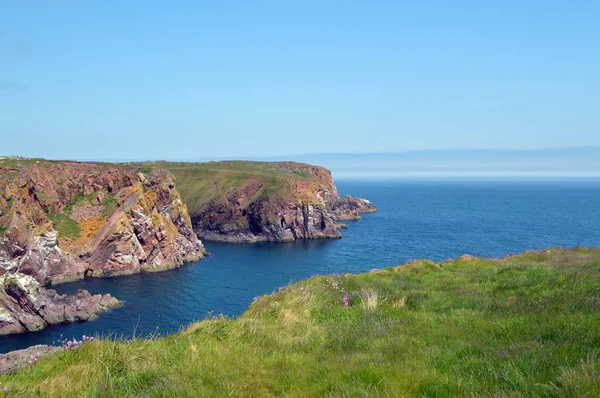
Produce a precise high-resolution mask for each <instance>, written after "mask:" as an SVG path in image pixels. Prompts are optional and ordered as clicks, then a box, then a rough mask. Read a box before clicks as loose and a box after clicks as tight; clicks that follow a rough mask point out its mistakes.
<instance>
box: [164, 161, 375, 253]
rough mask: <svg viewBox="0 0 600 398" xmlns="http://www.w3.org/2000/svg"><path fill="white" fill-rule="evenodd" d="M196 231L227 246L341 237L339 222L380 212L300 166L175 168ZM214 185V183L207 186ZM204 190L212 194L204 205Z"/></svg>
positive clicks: (326, 176)
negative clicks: (198, 198) (342, 195)
mask: <svg viewBox="0 0 600 398" xmlns="http://www.w3.org/2000/svg"><path fill="white" fill-rule="evenodd" d="M160 167H163V168H166V169H167V170H169V171H171V172H172V173H173V174H174V175H175V177H176V180H177V184H178V187H179V190H180V191H181V195H182V197H183V198H184V201H185V202H186V203H188V205H190V215H191V219H192V223H193V226H194V230H195V231H196V233H197V234H198V236H199V237H200V238H202V239H204V240H215V241H227V242H257V241H293V240H296V239H322V238H340V237H341V234H340V232H339V231H338V229H340V228H341V227H342V226H341V225H340V224H338V222H337V221H338V220H351V219H352V220H354V219H359V218H360V216H359V214H360V213H368V212H374V211H376V209H375V207H374V206H373V205H372V204H371V203H370V202H369V201H367V200H364V199H358V198H353V197H350V196H347V197H345V198H343V199H340V197H339V196H338V192H337V189H336V186H335V184H334V183H333V179H332V177H331V172H330V171H329V170H327V169H325V168H323V167H318V166H311V165H307V164H302V163H294V162H274V163H265V162H210V163H187V164H182V163H180V164H172V163H164V164H161V165H160ZM207 181H209V182H207ZM198 192H210V193H211V194H210V195H207V197H206V199H205V200H204V201H201V202H198V201H195V200H194V196H195V195H197V193H198Z"/></svg>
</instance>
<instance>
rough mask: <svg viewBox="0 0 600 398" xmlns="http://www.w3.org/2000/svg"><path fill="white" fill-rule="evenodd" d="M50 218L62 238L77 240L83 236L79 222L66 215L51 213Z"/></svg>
mask: <svg viewBox="0 0 600 398" xmlns="http://www.w3.org/2000/svg"><path fill="white" fill-rule="evenodd" d="M48 218H49V219H50V221H52V223H53V224H54V229H55V230H56V232H58V234H59V236H60V237H61V238H69V239H76V238H79V237H80V236H81V228H80V227H79V224H77V221H75V220H73V219H72V218H71V217H69V216H68V215H66V214H64V213H56V212H54V213H50V214H49V215H48Z"/></svg>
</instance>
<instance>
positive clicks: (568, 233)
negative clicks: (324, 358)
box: [0, 181, 600, 352]
mask: <svg viewBox="0 0 600 398" xmlns="http://www.w3.org/2000/svg"><path fill="white" fill-rule="evenodd" d="M337 185H338V188H339V191H340V194H351V195H353V196H359V197H364V198H368V199H370V200H371V201H372V202H373V203H374V204H375V205H376V206H377V207H378V209H379V212H378V213H375V214H370V215H365V216H364V217H363V220H361V221H357V222H348V223H347V224H348V225H349V226H350V229H348V230H344V231H342V233H343V234H344V238H343V239H339V240H327V241H302V242H295V243H286V244H275V243H270V244H251V245H248V244H221V243H211V242H205V246H206V248H207V249H208V250H209V251H210V252H211V253H213V254H214V256H213V257H210V258H207V259H204V260H201V261H199V262H197V263H191V264H187V265H185V266H183V267H181V268H179V269H177V270H173V271H167V272H163V273H158V274H144V275H132V276H123V277H117V278H108V279H89V280H83V281H79V282H74V283H69V284H64V285H59V286H57V290H58V291H59V292H60V293H73V292H75V291H76V290H77V289H87V290H89V291H90V292H91V293H111V294H112V295H114V296H115V297H117V298H119V299H121V300H123V301H124V302H125V304H124V306H123V307H121V308H118V309H115V310H113V311H110V312H108V313H105V314H101V315H100V317H99V318H98V319H97V320H95V321H92V322H83V323H77V324H69V325H60V326H54V327H50V328H48V329H46V330H44V331H42V332H37V333H29V334H25V335H20V336H8V337H4V338H0V352H7V351H10V350H14V349H18V348H24V347H28V346H30V345H33V344H42V343H46V344H48V343H53V342H57V341H58V340H60V339H61V336H62V338H72V337H81V335H83V334H86V335H96V334H99V335H108V334H113V335H117V336H125V337H127V336H131V335H132V334H133V333H136V334H138V335H140V334H141V335H146V334H149V333H160V334H166V333H172V332H176V331H178V330H179V329H180V328H181V327H182V326H185V325H187V324H189V323H191V322H194V321H197V320H199V319H202V318H204V317H206V316H207V313H208V312H211V311H212V312H213V313H214V314H219V313H223V314H226V315H232V316H235V315H239V314H241V313H242V312H243V311H244V309H245V308H246V307H247V306H248V304H249V303H250V302H251V301H252V298H253V297H254V296H257V295H261V294H265V293H270V292H272V291H273V290H275V289H277V288H278V287H279V286H282V285H285V284H287V283H288V282H293V281H297V280H300V279H303V278H306V277H309V276H311V275H313V274H323V273H333V272H336V273H337V272H362V271H367V270H369V269H371V268H381V267H385V266H387V265H395V264H399V263H402V262H404V261H406V260H407V259H409V258H416V257H427V258H432V259H435V260H443V259H446V258H449V257H457V256H459V255H461V254H464V253H470V254H475V255H481V256H502V255H504V254H506V253H517V252H521V251H524V250H527V249H532V248H546V247H551V246H575V245H578V244H580V245H585V246H600V228H599V227H598V226H599V225H600V182H597V181H586V182H584V181H582V182H539V181H537V182H525V181H521V182H514V181H512V182H507V181H496V182H483V181H441V182H440V181H370V182H358V181H352V182H350V181H345V182H339V183H338V184H337Z"/></svg>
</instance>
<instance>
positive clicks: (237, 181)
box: [145, 161, 333, 213]
mask: <svg viewBox="0 0 600 398" xmlns="http://www.w3.org/2000/svg"><path fill="white" fill-rule="evenodd" d="M145 165H147V166H148V167H151V168H158V169H164V170H168V171H170V172H171V173H172V174H173V175H174V176H175V178H176V180H177V188H178V189H179V191H180V192H181V194H182V198H183V201H184V202H185V203H186V204H187V205H188V209H189V211H190V213H196V212H199V211H200V210H202V208H203V206H204V205H206V204H207V203H208V202H210V201H211V200H222V199H224V198H225V197H226V196H227V195H228V194H230V193H231V192H234V191H237V190H240V189H242V188H243V187H244V186H246V185H251V184H256V185H258V186H259V188H258V189H257V191H256V192H253V195H254V196H255V198H259V197H266V196H276V195H282V196H289V195H291V192H290V183H292V182H297V181H302V182H310V181H318V180H319V179H318V178H317V177H316V176H315V175H314V174H313V173H311V171H312V169H320V168H319V167H316V166H309V165H305V164H300V163H293V162H253V161H221V162H205V163H187V162H151V163H145ZM323 171H324V169H323ZM329 177H330V176H329ZM327 182H328V181H327ZM331 185H333V184H332V183H331Z"/></svg>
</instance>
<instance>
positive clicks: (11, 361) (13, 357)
mask: <svg viewBox="0 0 600 398" xmlns="http://www.w3.org/2000/svg"><path fill="white" fill-rule="evenodd" d="M60 349H61V348H60V347H55V346H49V345H42V344H41V345H34V346H31V347H29V348H25V349H23V350H16V351H11V352H8V353H6V354H0V375H2V374H5V373H11V372H14V371H15V370H18V369H22V368H24V367H26V366H28V365H30V364H31V363H32V362H34V361H37V360H38V359H39V358H41V357H44V356H46V355H49V354H53V353H55V352H57V351H59V350H60ZM32 358H33V359H32Z"/></svg>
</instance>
